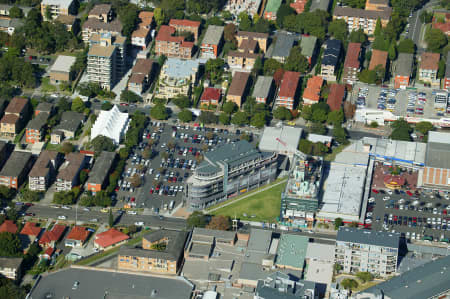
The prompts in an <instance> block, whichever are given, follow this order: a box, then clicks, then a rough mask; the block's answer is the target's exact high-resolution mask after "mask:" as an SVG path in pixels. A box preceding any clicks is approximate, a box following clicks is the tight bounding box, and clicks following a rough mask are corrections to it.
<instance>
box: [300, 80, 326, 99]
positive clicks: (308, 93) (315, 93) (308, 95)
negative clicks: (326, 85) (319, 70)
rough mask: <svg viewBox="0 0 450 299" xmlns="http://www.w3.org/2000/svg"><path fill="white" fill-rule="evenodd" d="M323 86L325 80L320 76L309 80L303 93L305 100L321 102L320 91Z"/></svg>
mask: <svg viewBox="0 0 450 299" xmlns="http://www.w3.org/2000/svg"><path fill="white" fill-rule="evenodd" d="M322 85H323V78H322V77H319V76H313V77H311V78H309V80H308V82H307V83H306V88H305V90H304V91H303V98H304V99H308V100H311V101H316V102H318V101H319V98H320V89H321V88H322Z"/></svg>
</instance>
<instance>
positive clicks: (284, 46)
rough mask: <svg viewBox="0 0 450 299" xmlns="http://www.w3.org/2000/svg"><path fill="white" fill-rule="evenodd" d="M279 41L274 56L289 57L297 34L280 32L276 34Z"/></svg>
mask: <svg viewBox="0 0 450 299" xmlns="http://www.w3.org/2000/svg"><path fill="white" fill-rule="evenodd" d="M276 38H277V41H276V43H275V47H274V49H273V52H272V57H288V56H289V53H290V52H291V49H292V47H293V46H294V42H295V39H296V38H295V35H291V34H287V33H284V32H280V33H278V34H277V35H276Z"/></svg>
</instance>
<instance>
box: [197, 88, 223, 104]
mask: <svg viewBox="0 0 450 299" xmlns="http://www.w3.org/2000/svg"><path fill="white" fill-rule="evenodd" d="M220 94H221V92H220V89H219V88H212V87H207V88H205V90H204V91H203V94H202V98H201V100H202V101H214V100H215V101H219V100H220Z"/></svg>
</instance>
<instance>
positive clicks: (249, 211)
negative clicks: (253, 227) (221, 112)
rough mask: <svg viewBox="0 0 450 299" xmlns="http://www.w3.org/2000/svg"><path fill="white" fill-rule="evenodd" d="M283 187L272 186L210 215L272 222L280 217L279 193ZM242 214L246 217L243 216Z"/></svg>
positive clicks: (282, 185)
mask: <svg viewBox="0 0 450 299" xmlns="http://www.w3.org/2000/svg"><path fill="white" fill-rule="evenodd" d="M285 186H286V183H283V184H280V185H277V186H274V187H272V188H270V189H268V190H265V191H263V192H260V193H256V194H254V195H251V196H250V197H248V198H245V199H242V200H240V201H238V202H236V203H233V204H230V205H228V206H226V207H223V208H220V209H218V210H216V211H214V212H212V213H211V214H213V215H225V216H230V217H231V218H234V216H236V218H239V219H241V220H250V221H265V222H273V221H275V220H276V218H277V217H278V216H279V215H280V204H281V192H282V191H283V190H284V188H285ZM243 196H245V195H243ZM244 213H245V214H246V215H247V216H244ZM252 216H253V217H252Z"/></svg>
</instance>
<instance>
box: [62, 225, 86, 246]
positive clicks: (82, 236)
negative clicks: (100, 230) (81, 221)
mask: <svg viewBox="0 0 450 299" xmlns="http://www.w3.org/2000/svg"><path fill="white" fill-rule="evenodd" d="M88 237H89V231H88V230H87V229H86V228H85V227H84V226H74V227H73V228H72V230H71V231H70V233H69V234H68V235H67V237H66V239H67V240H78V241H82V242H84V241H86V239H87V238H88Z"/></svg>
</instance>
